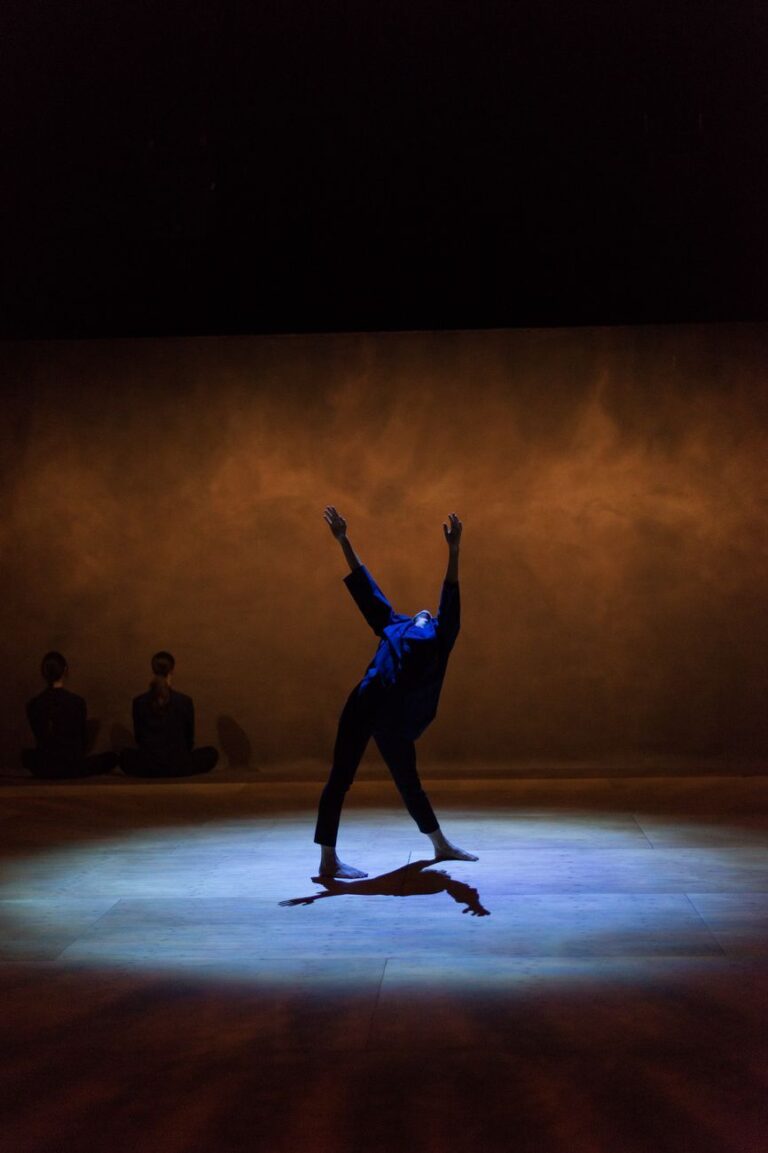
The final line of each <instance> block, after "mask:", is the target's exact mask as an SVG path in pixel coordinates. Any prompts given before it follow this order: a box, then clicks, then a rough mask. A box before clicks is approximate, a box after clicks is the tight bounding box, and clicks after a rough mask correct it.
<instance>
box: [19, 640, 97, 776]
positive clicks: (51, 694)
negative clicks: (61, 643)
mask: <svg viewBox="0 0 768 1153" xmlns="http://www.w3.org/2000/svg"><path fill="white" fill-rule="evenodd" d="M40 671H41V672H42V674H43V680H44V681H45V682H46V686H47V687H46V688H45V689H44V690H43V692H41V693H39V694H38V695H37V696H36V697H33V698H32V700H31V701H28V702H27V717H28V719H29V724H30V727H31V729H32V732H33V734H34V737H35V744H36V747H35V748H34V749H24V750H23V752H22V754H21V762H22V764H23V765H24V768H25V769H28V770H29V772H30V773H31V774H32V776H33V777H40V778H43V779H45V780H63V779H70V778H73V777H94V776H99V775H101V774H103V773H111V772H112V770H113V769H114V768H115V767H116V765H117V756H116V755H115V754H114V753H113V752H107V753H95V754H91V755H90V756H89V755H88V750H89V749H91V748H93V745H94V743H95V741H96V737H97V735H98V731H99V722H98V721H96V720H92V721H89V720H88V719H87V708H86V704H85V700H84V699H83V698H82V697H81V696H78V694H77V693H71V692H70V691H69V690H68V689H65V688H64V681H65V679H66V677H67V674H68V673H69V666H68V664H67V661H66V659H65V657H63V656H62V654H61V653H58V652H49V653H46V654H45V656H44V657H43V660H42V664H41V666H40Z"/></svg>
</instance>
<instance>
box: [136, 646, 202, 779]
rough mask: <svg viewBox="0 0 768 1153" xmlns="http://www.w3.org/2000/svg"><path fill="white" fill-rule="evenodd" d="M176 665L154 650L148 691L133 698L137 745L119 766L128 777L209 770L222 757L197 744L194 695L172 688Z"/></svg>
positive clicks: (166, 654) (184, 773)
mask: <svg viewBox="0 0 768 1153" xmlns="http://www.w3.org/2000/svg"><path fill="white" fill-rule="evenodd" d="M175 667H176V661H175V660H174V658H173V656H172V655H171V654H170V653H168V652H159V653H155V655H154V656H153V657H152V672H153V674H154V675H153V677H152V680H151V682H150V685H149V691H148V692H146V693H142V694H141V695H140V696H138V697H135V698H134V701H133V735H134V737H135V740H136V744H137V746H138V748H135V749H123V751H122V753H121V754H120V767H121V768H122V770H123V772H124V773H127V774H128V775H129V776H132V777H190V776H194V775H197V774H198V773H208V772H210V771H211V769H212V768H213V767H214V765H215V764H216V762H217V761H218V759H219V754H218V751H217V750H216V749H214V748H212V747H205V748H200V749H196V748H195V747H194V745H195V706H194V704H193V703H192V698H191V697H188V696H187V695H186V694H185V693H179V692H177V691H176V690H175V689H172V688H171V679H172V677H173V670H174V668H175Z"/></svg>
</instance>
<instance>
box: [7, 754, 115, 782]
mask: <svg viewBox="0 0 768 1153" xmlns="http://www.w3.org/2000/svg"><path fill="white" fill-rule="evenodd" d="M21 763H22V764H23V765H24V768H25V769H28V770H29V772H30V773H31V774H32V776H33V777H38V778H39V779H40V780H45V781H57V780H62V781H63V780H73V779H76V778H79V777H96V776H102V775H103V774H105V773H111V772H112V770H113V769H115V768H116V767H117V753H93V754H92V755H91V756H89V757H82V758H80V759H77V760H64V759H61V758H57V757H53V758H52V757H46V756H45V755H44V754H43V753H41V752H40V750H39V749H24V751H23V752H22V754H21Z"/></svg>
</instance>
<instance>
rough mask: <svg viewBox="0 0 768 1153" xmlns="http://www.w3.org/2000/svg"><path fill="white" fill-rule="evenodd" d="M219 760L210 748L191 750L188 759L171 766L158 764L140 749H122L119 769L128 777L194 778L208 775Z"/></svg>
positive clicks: (214, 751) (215, 752)
mask: <svg viewBox="0 0 768 1153" xmlns="http://www.w3.org/2000/svg"><path fill="white" fill-rule="evenodd" d="M218 759H219V754H218V750H217V749H214V748H213V747H212V746H203V747H201V748H199V749H193V750H192V752H191V753H190V754H189V756H188V757H185V758H184V759H183V760H181V761H177V762H174V763H173V764H158V762H157V761H154V760H153V759H152V757H150V756H149V755H148V754H147V753H146V752H144V751H143V750H142V749H123V751H122V753H121V754H120V768H121V769H122V770H123V772H124V773H126V774H127V776H129V777H196V776H199V775H200V773H209V772H210V771H211V769H213V768H214V767H215V765H216V762H217V761H218Z"/></svg>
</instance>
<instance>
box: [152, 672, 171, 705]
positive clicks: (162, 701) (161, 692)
mask: <svg viewBox="0 0 768 1153" xmlns="http://www.w3.org/2000/svg"><path fill="white" fill-rule="evenodd" d="M149 695H150V702H149V705H150V708H151V709H152V712H153V713H162V712H164V711H165V709H167V708H168V702H169V701H170V699H171V687H170V685H169V684H168V680H167V678H166V677H152V680H151V681H150V682H149Z"/></svg>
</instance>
